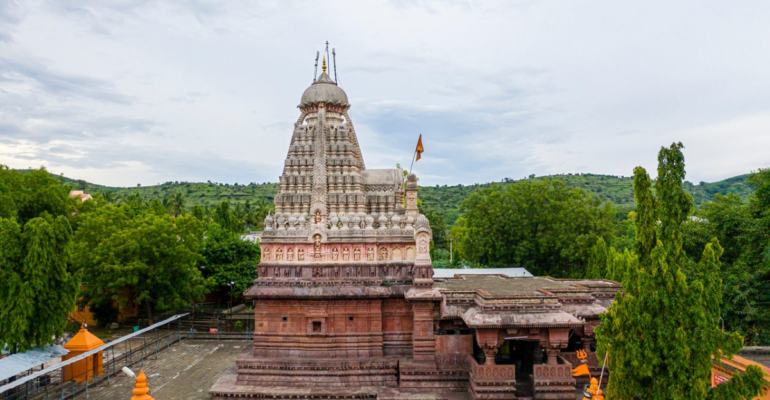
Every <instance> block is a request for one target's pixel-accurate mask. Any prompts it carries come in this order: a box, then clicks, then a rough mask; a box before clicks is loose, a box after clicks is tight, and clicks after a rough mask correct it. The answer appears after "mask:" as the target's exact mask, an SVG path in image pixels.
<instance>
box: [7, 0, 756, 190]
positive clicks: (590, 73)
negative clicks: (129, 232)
mask: <svg viewBox="0 0 770 400" xmlns="http://www.w3.org/2000/svg"><path fill="white" fill-rule="evenodd" d="M768 11H770V4H765V3H761V2H755V3H750V4H748V3H747V4H743V5H742V6H741V7H735V5H734V4H728V3H708V4H704V3H703V2H696V1H683V2H675V3H671V2H663V1H651V2H643V3H625V2H613V1H609V0H606V1H599V2H589V3H586V2H570V1H566V0H565V1H555V2H532V1H519V2H510V1H490V2H487V1H485V2H470V1H427V0H426V1H405V0H404V1H384V0H383V1H371V2H370V1H367V2H355V1H345V2H343V1H339V2H298V1H277V0H274V1H259V2H233V1H225V0H218V1H214V0H212V1H209V0H197V1H186V0H174V1H160V0H143V1H128V0H121V1H111V2H103V1H97V0H85V1H72V0H71V1H66V0H30V1H23V2H22V1H19V0H16V1H13V0H4V1H2V2H0V121H2V122H0V163H5V164H8V165H10V166H12V167H18V168H26V167H29V166H36V165H41V164H44V165H48V166H51V170H53V171H55V172H64V173H65V174H66V175H68V176H72V177H74V178H81V179H87V180H92V181H95V182H97V183H102V184H112V185H126V186H133V185H135V184H136V183H137V182H141V183H142V184H154V183H157V182H163V181H169V180H172V181H175V180H192V181H206V180H208V179H211V180H213V181H221V182H249V181H257V182H263V181H276V180H277V176H278V175H279V174H280V172H281V168H282V160H283V157H284V156H285V154H286V149H287V146H288V142H289V138H290V135H291V129H292V124H293V122H294V121H295V120H296V117H297V109H296V105H297V103H298V100H299V97H300V95H301V93H302V91H303V90H304V89H305V87H307V85H308V84H309V83H310V81H311V74H312V68H313V65H312V63H313V58H314V55H315V51H316V50H318V49H319V48H320V47H321V46H322V45H323V42H324V41H325V40H330V41H331V45H332V46H333V47H336V49H337V53H338V65H337V70H338V73H339V77H340V82H341V84H342V86H343V87H344V88H345V90H346V91H347V92H348V95H349V97H350V99H351V102H352V104H353V107H352V109H351V115H352V117H353V119H354V123H355V125H356V130H357V132H358V133H359V135H360V141H361V145H362V147H363V151H364V157H365V158H366V161H367V166H368V167H371V168H377V167H390V166H392V165H394V164H395V163H396V162H400V163H401V164H402V165H407V166H408V163H409V161H410V158H411V155H412V150H413V146H414V142H415V140H416V138H417V135H418V134H419V133H423V135H424V142H425V145H426V153H425V154H424V158H423V160H421V161H420V162H419V163H418V165H416V167H415V169H416V171H417V172H418V173H419V174H420V175H421V176H422V178H421V182H423V184H427V185H431V184H453V183H466V184H467V183H474V182H488V181H491V180H499V179H502V178H504V177H512V178H520V177H523V176H526V175H529V174H531V173H534V174H538V175H543V174H551V173H560V172H593V173H606V174H616V175H630V174H631V171H632V169H633V167H634V166H636V165H643V166H645V167H648V168H652V167H654V163H655V159H656V152H657V150H658V149H659V148H660V146H663V145H668V144H670V143H671V142H672V141H682V142H684V144H685V155H686V157H687V160H688V172H689V175H688V179H689V180H691V181H699V180H707V181H710V180H718V179H722V178H726V177H729V176H732V175H735V174H739V173H745V172H748V171H750V170H754V169H756V168H759V167H767V166H770V157H768V156H767V155H766V154H768V153H767V151H766V150H765V149H766V148H767V144H768V143H767V140H768V139H767V138H768V137H770V135H768V134H767V133H766V132H767V130H768V129H770V79H768V78H769V77H768V74H770V72H769V71H770V59H768V57H767V56H766V54H770V41H767V40H765V38H767V37H768V36H770V26H768V25H767V24H766V23H765V22H766V21H765V18H764V16H765V15H767V14H768ZM30 163H34V164H30Z"/></svg>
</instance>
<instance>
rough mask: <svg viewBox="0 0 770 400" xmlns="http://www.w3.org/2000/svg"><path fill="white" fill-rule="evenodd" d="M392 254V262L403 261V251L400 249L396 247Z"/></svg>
mask: <svg viewBox="0 0 770 400" xmlns="http://www.w3.org/2000/svg"><path fill="white" fill-rule="evenodd" d="M390 254H391V257H390V258H391V260H393V261H401V249H400V248H398V247H394V248H393V250H391V252H390Z"/></svg>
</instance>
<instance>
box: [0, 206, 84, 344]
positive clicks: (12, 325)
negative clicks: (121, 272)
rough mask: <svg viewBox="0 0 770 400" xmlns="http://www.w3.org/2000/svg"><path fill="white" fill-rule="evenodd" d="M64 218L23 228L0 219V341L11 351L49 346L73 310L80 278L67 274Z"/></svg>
mask: <svg viewBox="0 0 770 400" xmlns="http://www.w3.org/2000/svg"><path fill="white" fill-rule="evenodd" d="M71 236H72V229H71V228H70V225H69V222H67V219H66V218H64V217H62V216H59V217H56V218H55V219H54V218H53V217H51V216H50V215H47V214H46V215H44V216H43V217H36V218H32V219H30V220H29V221H28V222H27V223H26V224H24V226H23V228H22V226H21V225H20V224H19V223H18V222H16V220H15V219H7V218H0V343H7V344H9V345H11V346H13V347H14V348H12V351H26V350H28V349H30V348H32V347H34V346H43V345H46V344H52V343H53V342H54V339H55V338H57V337H60V336H61V335H62V333H63V332H64V328H65V326H66V324H67V316H68V315H69V313H70V312H71V311H72V310H73V309H74V308H75V299H76V297H77V293H78V290H79V289H78V283H79V276H77V275H73V274H71V273H70V271H69V269H68V268H67V263H68V262H69V261H70V251H71V249H70V247H71V243H70V238H71Z"/></svg>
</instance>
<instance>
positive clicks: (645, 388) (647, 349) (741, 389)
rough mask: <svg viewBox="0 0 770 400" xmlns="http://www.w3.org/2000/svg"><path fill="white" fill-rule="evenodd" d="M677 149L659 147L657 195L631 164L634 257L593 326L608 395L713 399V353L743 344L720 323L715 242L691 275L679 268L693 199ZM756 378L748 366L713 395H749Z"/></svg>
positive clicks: (628, 398)
mask: <svg viewBox="0 0 770 400" xmlns="http://www.w3.org/2000/svg"><path fill="white" fill-rule="evenodd" d="M681 149H682V145H681V144H680V143H677V144H673V145H672V146H671V147H669V148H668V149H666V148H662V149H661V151H660V154H659V157H658V160H659V166H658V182H657V192H658V198H657V199H656V198H655V197H654V196H653V194H652V191H651V190H650V187H651V185H650V178H649V176H648V175H647V172H646V171H645V170H644V169H643V168H641V167H637V168H636V169H635V170H634V191H635V192H634V196H635V198H636V201H637V214H636V221H635V225H636V244H635V251H636V254H637V256H638V263H631V264H630V265H629V268H628V270H627V271H626V273H625V274H624V275H623V281H622V283H623V292H622V293H618V295H617V296H616V297H615V301H614V303H613V304H612V306H611V307H610V309H609V311H608V312H607V313H606V314H604V315H603V316H602V324H601V326H599V327H598V328H597V329H596V337H597V340H598V342H599V349H600V352H607V351H609V354H610V360H611V362H610V371H611V374H612V378H611V379H610V382H609V386H608V390H607V398H611V399H613V400H631V399H635V398H643V399H646V400H650V399H652V400H658V399H659V400H701V399H705V398H713V396H714V395H713V394H710V392H709V380H710V379H709V378H710V371H711V362H712V361H711V360H712V357H716V358H717V359H718V358H719V357H720V356H721V355H730V354H733V353H734V352H735V351H737V350H738V349H740V347H741V346H742V339H741V337H740V336H739V335H737V334H729V333H726V332H723V331H721V330H720V329H719V324H718V320H719V312H720V309H721V303H722V295H721V293H722V290H721V286H722V282H721V280H720V278H719V268H720V263H719V257H720V256H721V254H722V248H721V247H720V246H719V243H718V242H716V240H714V241H713V242H712V243H709V244H708V245H707V246H706V248H705V249H704V251H703V256H702V258H701V261H700V263H699V264H698V266H697V267H696V268H695V269H696V271H695V272H696V274H695V276H693V277H691V280H690V281H688V279H687V277H686V276H685V274H684V272H683V269H684V267H685V265H686V259H685V258H684V257H683V256H682V223H683V222H684V221H685V219H686V218H687V217H688V216H689V212H690V210H691V209H692V199H691V198H690V197H689V196H688V195H687V194H686V193H684V191H683V189H682V180H683V179H684V156H683V155H682V153H681ZM656 216H659V218H656ZM658 221H660V224H658ZM757 376H759V377H761V376H762V371H761V370H760V369H759V368H749V369H747V371H746V375H745V376H744V377H745V378H746V379H739V380H734V381H731V382H730V383H728V385H729V386H730V387H731V388H732V389H734V390H724V389H720V391H719V394H720V395H724V396H727V397H724V398H725V399H735V400H738V399H742V398H743V397H742V396H753V395H754V394H756V393H758V392H759V390H760V386H759V385H758V384H757V382H759V380H758V379H757Z"/></svg>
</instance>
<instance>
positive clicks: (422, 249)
mask: <svg viewBox="0 0 770 400" xmlns="http://www.w3.org/2000/svg"><path fill="white" fill-rule="evenodd" d="M429 250H430V241H429V240H428V235H427V234H421V235H420V237H419V238H418V239H417V252H418V253H420V254H428V251H429Z"/></svg>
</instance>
